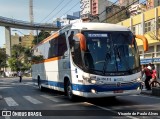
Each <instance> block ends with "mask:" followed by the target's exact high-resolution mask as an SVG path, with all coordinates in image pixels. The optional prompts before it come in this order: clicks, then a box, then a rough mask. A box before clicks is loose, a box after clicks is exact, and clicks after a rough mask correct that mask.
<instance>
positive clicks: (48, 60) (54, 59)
mask: <svg viewBox="0 0 160 119" xmlns="http://www.w3.org/2000/svg"><path fill="white" fill-rule="evenodd" d="M60 59H61V57H54V58H49V59H45V60H43V61H40V62H33V64H40V63H45V62H51V61H56V60H60Z"/></svg>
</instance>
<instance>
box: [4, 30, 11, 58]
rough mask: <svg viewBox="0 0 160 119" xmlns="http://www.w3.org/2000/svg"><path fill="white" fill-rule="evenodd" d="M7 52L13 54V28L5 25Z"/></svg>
mask: <svg viewBox="0 0 160 119" xmlns="http://www.w3.org/2000/svg"><path fill="white" fill-rule="evenodd" d="M5 39H6V54H7V55H8V56H11V28H10V27H5Z"/></svg>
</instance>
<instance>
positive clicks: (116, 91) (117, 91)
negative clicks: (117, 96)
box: [113, 90, 123, 93]
mask: <svg viewBox="0 0 160 119" xmlns="http://www.w3.org/2000/svg"><path fill="white" fill-rule="evenodd" d="M113 92H114V93H123V90H115V91H113Z"/></svg>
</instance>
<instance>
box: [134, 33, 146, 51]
mask: <svg viewBox="0 0 160 119" xmlns="http://www.w3.org/2000/svg"><path fill="white" fill-rule="evenodd" d="M135 38H137V39H141V40H142V41H143V49H144V51H148V40H147V38H146V37H145V36H143V35H135Z"/></svg>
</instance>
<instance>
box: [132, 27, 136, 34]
mask: <svg viewBox="0 0 160 119" xmlns="http://www.w3.org/2000/svg"><path fill="white" fill-rule="evenodd" d="M132 32H133V34H135V33H136V27H135V26H133V28H132Z"/></svg>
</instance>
